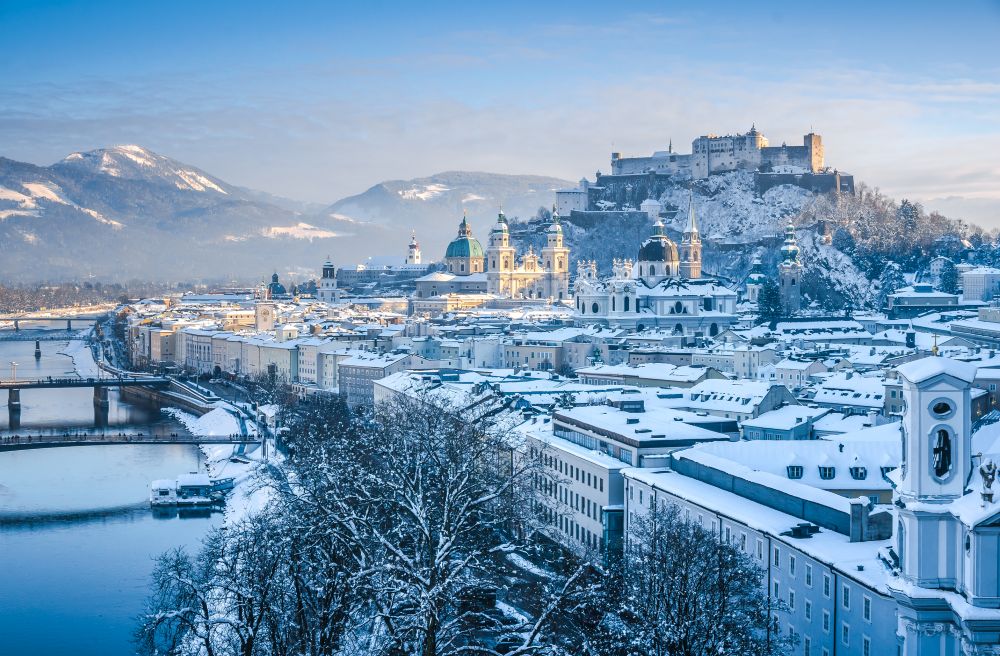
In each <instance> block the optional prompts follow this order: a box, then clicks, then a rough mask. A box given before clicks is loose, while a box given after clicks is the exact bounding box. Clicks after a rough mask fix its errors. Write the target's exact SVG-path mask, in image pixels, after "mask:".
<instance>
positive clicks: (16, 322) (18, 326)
mask: <svg viewBox="0 0 1000 656" xmlns="http://www.w3.org/2000/svg"><path fill="white" fill-rule="evenodd" d="M14 330H21V322H20V321H18V320H17V319H14Z"/></svg>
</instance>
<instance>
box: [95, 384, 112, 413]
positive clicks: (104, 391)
mask: <svg viewBox="0 0 1000 656" xmlns="http://www.w3.org/2000/svg"><path fill="white" fill-rule="evenodd" d="M110 405H111V404H110V402H109V401H108V388H107V387H95V388H94V408H95V409H97V408H100V409H101V410H103V411H104V412H107V411H108V407H109V406H110Z"/></svg>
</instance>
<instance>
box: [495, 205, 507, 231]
mask: <svg viewBox="0 0 1000 656" xmlns="http://www.w3.org/2000/svg"><path fill="white" fill-rule="evenodd" d="M509 228H510V227H509V225H508V224H507V215H506V214H504V213H503V208H502V207H501V208H500V213H499V214H497V222H496V223H495V224H494V225H493V229H492V230H491V231H490V232H507V231H508V230H509Z"/></svg>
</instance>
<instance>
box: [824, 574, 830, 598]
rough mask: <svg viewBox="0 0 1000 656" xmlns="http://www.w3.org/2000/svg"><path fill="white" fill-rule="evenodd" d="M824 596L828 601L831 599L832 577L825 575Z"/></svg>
mask: <svg viewBox="0 0 1000 656" xmlns="http://www.w3.org/2000/svg"><path fill="white" fill-rule="evenodd" d="M823 596H824V597H826V598H827V599H829V598H830V575H829V574H824V575H823Z"/></svg>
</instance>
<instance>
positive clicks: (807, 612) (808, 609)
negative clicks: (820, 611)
mask: <svg viewBox="0 0 1000 656" xmlns="http://www.w3.org/2000/svg"><path fill="white" fill-rule="evenodd" d="M802 611H803V612H804V613H805V616H806V621H807V622H811V621H812V618H813V605H812V602H811V601H809V600H808V599H807V600H806V603H805V606H803V608H802Z"/></svg>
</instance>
